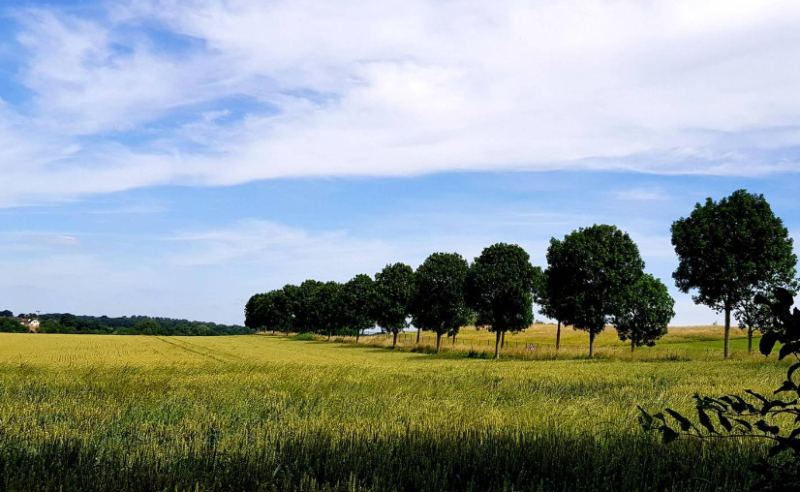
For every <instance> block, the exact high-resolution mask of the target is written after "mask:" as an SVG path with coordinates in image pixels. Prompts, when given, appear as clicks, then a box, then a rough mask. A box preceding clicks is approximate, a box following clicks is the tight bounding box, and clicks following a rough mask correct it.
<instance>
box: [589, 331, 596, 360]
mask: <svg viewBox="0 0 800 492" xmlns="http://www.w3.org/2000/svg"><path fill="white" fill-rule="evenodd" d="M594 337H595V333H594V331H592V330H591V329H590V330H589V358H590V359H592V358H594Z"/></svg>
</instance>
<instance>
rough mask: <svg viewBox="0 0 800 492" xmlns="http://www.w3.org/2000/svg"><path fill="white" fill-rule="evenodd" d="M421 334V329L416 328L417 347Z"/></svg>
mask: <svg viewBox="0 0 800 492" xmlns="http://www.w3.org/2000/svg"><path fill="white" fill-rule="evenodd" d="M420 333H422V329H421V328H417V345H419V334H420Z"/></svg>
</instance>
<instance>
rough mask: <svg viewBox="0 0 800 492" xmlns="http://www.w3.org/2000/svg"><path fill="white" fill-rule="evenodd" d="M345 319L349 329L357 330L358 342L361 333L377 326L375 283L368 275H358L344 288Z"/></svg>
mask: <svg viewBox="0 0 800 492" xmlns="http://www.w3.org/2000/svg"><path fill="white" fill-rule="evenodd" d="M342 294H343V299H344V304H345V317H346V320H347V327H348V328H350V329H352V330H356V342H358V338H359V336H360V335H361V332H362V331H364V330H368V329H370V328H372V327H374V326H375V317H374V316H373V309H372V303H373V301H374V296H375V282H374V281H373V280H372V277H370V276H369V275H366V274H363V273H361V274H358V275H356V276H355V277H353V278H352V279H350V280H349V281H348V282H347V283H346V284H344V288H343V292H342Z"/></svg>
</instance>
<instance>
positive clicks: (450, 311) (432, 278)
mask: <svg viewBox="0 0 800 492" xmlns="http://www.w3.org/2000/svg"><path fill="white" fill-rule="evenodd" d="M468 273H469V264H468V263H467V260H465V259H464V258H463V257H462V256H461V255H459V254H457V253H433V254H432V255H430V256H429V257H428V258H427V259H426V260H425V261H424V262H423V263H422V265H420V266H419V268H417V272H416V274H415V276H414V278H415V295H414V299H413V301H412V303H411V315H412V317H413V319H414V326H416V327H417V328H418V329H421V330H427V331H432V332H434V333H436V351H437V352H438V351H439V347H440V345H441V337H442V335H444V334H449V335H451V336H454V335H456V334H457V333H458V331H459V329H460V328H461V327H462V326H464V325H466V324H467V323H468V322H469V320H470V317H471V311H470V309H469V307H468V306H467V297H466V289H467V274H468Z"/></svg>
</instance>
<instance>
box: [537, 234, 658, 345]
mask: <svg viewBox="0 0 800 492" xmlns="http://www.w3.org/2000/svg"><path fill="white" fill-rule="evenodd" d="M547 263H548V269H547V275H548V280H549V282H548V288H552V290H551V292H552V294H551V295H554V294H557V295H558V299H559V309H560V310H561V312H560V314H561V315H562V316H563V321H564V322H565V323H566V324H569V325H572V326H574V327H575V329H579V330H585V331H587V332H589V356H590V357H592V356H594V339H595V336H596V335H597V334H598V333H600V332H602V331H603V330H604V329H605V327H606V325H607V324H609V323H611V321H612V319H613V317H614V316H619V315H621V314H622V313H624V312H625V310H626V306H627V303H628V301H629V299H630V298H631V296H632V295H633V293H632V287H633V285H635V284H636V282H637V281H638V279H639V277H640V276H641V275H642V270H643V269H644V261H642V258H641V256H640V255H639V248H638V247H637V246H636V244H635V243H634V242H633V240H632V239H631V238H630V236H629V235H628V234H627V233H624V232H622V231H620V230H619V229H617V228H616V227H615V226H610V225H594V226H591V227H586V228H581V229H578V230H577V231H574V232H572V233H571V234H568V235H567V236H565V237H564V239H563V240H561V241H560V240H558V239H555V238H553V239H551V240H550V247H549V248H548V250H547Z"/></svg>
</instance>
